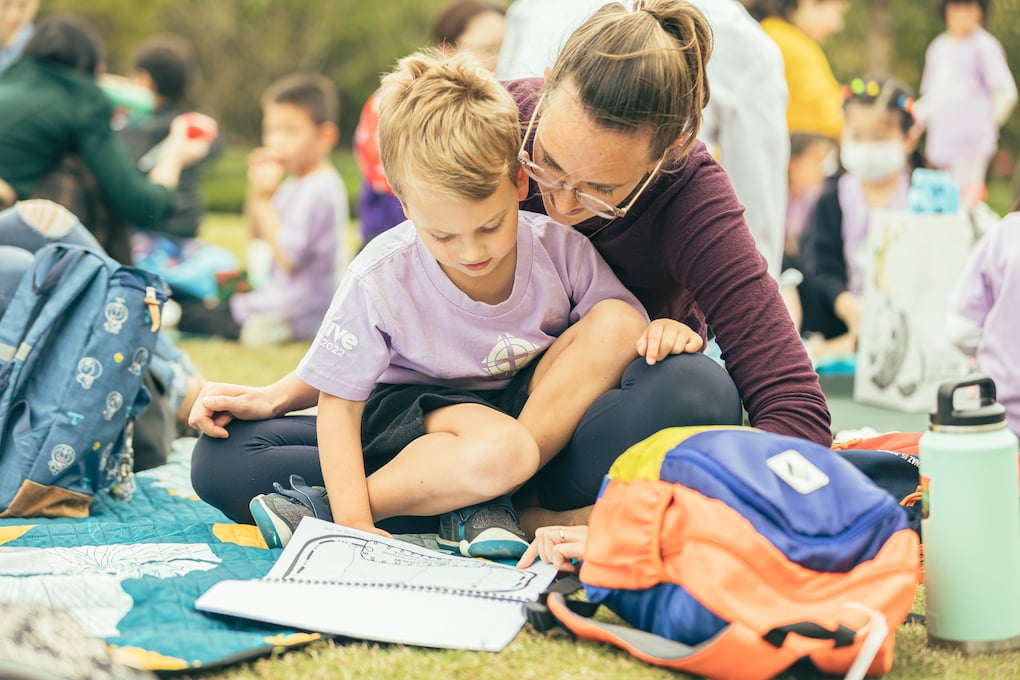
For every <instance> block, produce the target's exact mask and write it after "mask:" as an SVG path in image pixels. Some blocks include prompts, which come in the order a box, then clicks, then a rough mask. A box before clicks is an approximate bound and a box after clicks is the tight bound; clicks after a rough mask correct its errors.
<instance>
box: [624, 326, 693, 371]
mask: <svg viewBox="0 0 1020 680" xmlns="http://www.w3.org/2000/svg"><path fill="white" fill-rule="evenodd" d="M703 344H704V341H702V339H701V336H700V335H698V334H697V333H695V332H694V329H692V328H691V327H690V326H688V325H687V324H683V323H680V322H679V321H674V320H673V319H655V320H654V321H652V322H651V323H650V324H648V328H646V329H645V332H644V333H642V334H641V337H640V338H638V341H637V352H638V354H639V355H641V356H643V357H644V358H645V361H647V362H648V365H649V366H651V365H653V364H655V362H656V361H662V360H663V359H665V358H666V357H668V356H669V355H670V354H683V353H685V352H686V353H690V354H693V353H694V352H697V351H699V350H700V349H701V346H702V345H703Z"/></svg>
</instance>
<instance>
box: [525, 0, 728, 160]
mask: <svg viewBox="0 0 1020 680" xmlns="http://www.w3.org/2000/svg"><path fill="white" fill-rule="evenodd" d="M711 54H712V30H711V28H710V27H709V25H708V22H707V21H706V20H705V17H704V16H703V15H702V14H701V12H700V11H698V9H697V8H695V7H694V6H693V5H691V4H689V3H687V2H684V1H683V0H646V1H644V2H642V1H640V0H638V1H636V2H634V9H633V10H628V9H627V8H626V7H624V5H623V4H622V3H619V2H614V3H610V4H608V5H605V6H603V7H602V8H601V9H599V11H598V12H596V13H595V14H594V15H593V16H592V17H591V18H590V19H588V21H586V22H585V23H584V24H582V25H581V27H580V28H578V29H577V30H576V31H574V33H573V34H572V35H571V36H570V38H568V39H567V43H566V45H564V47H563V51H562V52H561V53H560V56H559V58H557V60H556V64H555V65H554V66H553V69H552V73H551V74H550V76H549V79H548V81H547V82H546V85H545V92H546V94H548V93H550V92H553V91H555V90H556V89H557V88H559V87H561V86H563V85H569V86H573V87H576V88H577V91H578V94H579V97H580V101H581V105H582V106H583V107H584V109H585V111H586V112H587V113H588V114H589V115H590V116H591V117H592V118H593V119H594V120H595V122H596V123H598V124H599V125H602V126H604V127H606V128H608V129H611V130H622V131H625V132H629V131H639V130H648V131H650V132H651V134H652V142H651V152H652V158H650V159H649V160H654V159H655V158H659V157H661V156H662V155H663V154H664V153H665V152H666V149H667V148H668V147H669V146H670V145H671V144H673V143H674V142H676V141H677V140H678V139H683V143H682V144H680V145H679V147H678V148H676V149H675V152H674V153H675V157H677V158H682V157H684V156H686V155H687V153H688V151H690V148H691V147H692V146H693V145H694V144H695V142H696V138H697V136H698V129H699V128H700V127H701V110H702V109H703V108H704V107H705V105H707V104H708V99H709V88H708V79H707V77H706V75H705V65H706V64H707V63H708V58H709V56H711Z"/></svg>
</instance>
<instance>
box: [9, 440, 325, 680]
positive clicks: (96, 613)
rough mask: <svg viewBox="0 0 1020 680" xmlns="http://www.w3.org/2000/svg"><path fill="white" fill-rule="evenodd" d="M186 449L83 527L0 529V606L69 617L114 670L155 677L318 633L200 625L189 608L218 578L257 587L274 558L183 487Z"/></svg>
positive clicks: (99, 499)
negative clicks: (107, 655) (37, 607)
mask: <svg viewBox="0 0 1020 680" xmlns="http://www.w3.org/2000/svg"><path fill="white" fill-rule="evenodd" d="M193 445H194V440H189V439H182V440H178V441H177V442H175V445H174V451H173V453H172V455H171V457H170V461H169V462H168V463H167V464H166V465H163V466H160V467H158V468H154V469H151V470H147V471H145V472H141V473H139V474H138V475H136V483H137V487H138V488H137V491H136V493H135V495H134V497H133V498H132V499H131V500H130V501H128V502H117V501H115V500H113V499H112V498H110V497H109V496H108V495H107V494H105V493H101V494H98V495H97V496H96V497H95V498H94V499H93V501H92V506H91V513H90V516H89V517H88V518H86V519H69V518H68V519H64V518H60V519H5V520H0V602H2V603H32V604H44V605H48V606H51V607H55V608H58V609H64V610H66V611H68V612H69V613H70V614H71V615H72V616H73V617H74V618H75V619H76V620H77V621H78V622H79V623H80V624H81V625H82V626H83V627H84V628H85V630H86V631H87V632H88V633H89V634H91V635H94V636H96V637H100V638H103V639H105V640H106V642H107V644H108V646H109V648H110V650H111V653H112V655H113V658H114V659H115V660H116V661H118V662H121V663H124V664H127V665H130V666H133V667H135V668H142V669H148V670H157V671H174V670H187V669H198V668H208V667H210V666H218V665H224V664H228V663H234V662H237V661H240V660H243V659H245V658H248V657H253V656H258V655H261V654H264V653H267V652H269V651H271V650H272V649H274V648H277V647H285V646H293V645H298V644H304V643H306V642H309V641H311V640H314V639H317V638H318V637H319V636H317V635H313V634H305V633H298V632H293V631H287V630H283V629H281V628H278V627H272V626H267V625H263V624H258V623H254V622H248V621H242V620H239V619H226V618H217V617H213V616H209V615H206V614H203V613H201V612H198V611H196V610H195V608H194V602H195V599H196V598H197V597H198V596H199V595H201V594H202V593H203V592H205V591H206V589H208V588H209V587H210V586H212V585H213V584H214V583H216V582H217V581H220V580H221V579H225V578H240V579H248V578H256V577H261V576H264V575H265V574H266V572H267V571H269V569H270V567H271V566H272V564H273V562H274V561H275V560H276V558H277V557H278V556H279V553H280V551H279V550H270V549H267V548H266V547H265V544H264V543H263V541H262V538H261V536H259V534H258V532H257V531H256V530H255V528H254V527H251V526H245V525H238V524H234V523H233V522H231V521H230V520H228V519H227V518H226V517H225V516H224V515H223V514H222V513H220V512H219V511H218V510H216V509H215V508H213V507H212V506H210V505H208V504H206V503H204V502H203V501H201V500H200V499H199V498H198V497H197V496H196V495H195V493H194V490H193V489H192V487H191V481H190V480H191V474H190V454H191V449H192V447H193Z"/></svg>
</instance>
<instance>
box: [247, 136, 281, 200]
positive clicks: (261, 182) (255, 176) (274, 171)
mask: <svg viewBox="0 0 1020 680" xmlns="http://www.w3.org/2000/svg"><path fill="white" fill-rule="evenodd" d="M283 175H284V169H283V164H282V163H280V161H279V160H277V158H276V156H275V155H273V153H272V152H271V151H270V150H269V149H266V148H264V147H260V148H258V149H255V150H253V151H252V152H251V153H250V154H249V155H248V190H249V191H251V192H252V193H254V194H255V195H257V196H261V197H263V198H268V197H270V196H272V195H273V192H274V191H276V187H278V186H280V182H282V181H283Z"/></svg>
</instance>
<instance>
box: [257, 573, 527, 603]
mask: <svg viewBox="0 0 1020 680" xmlns="http://www.w3.org/2000/svg"><path fill="white" fill-rule="evenodd" d="M254 580H256V581H261V582H262V583H296V584H301V585H309V586H347V587H351V588H384V589H387V590H413V591H419V592H427V593H437V594H439V595H457V596H462V597H476V598H480V599H483V600H500V601H503V602H518V603H520V604H524V603H526V602H530V601H531V600H529V599H528V598H525V597H518V596H515V595H504V594H501V593H493V592H482V591H478V590H469V589H466V588H445V587H440V586H420V585H415V584H413V583H394V582H389V583H378V582H372V581H330V580H326V579H302V578H272V577H269V576H265V577H263V578H259V579H254Z"/></svg>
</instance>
